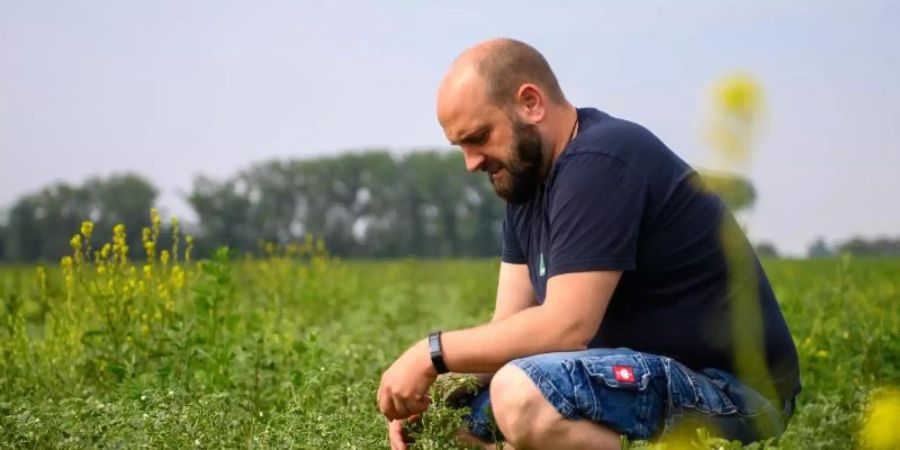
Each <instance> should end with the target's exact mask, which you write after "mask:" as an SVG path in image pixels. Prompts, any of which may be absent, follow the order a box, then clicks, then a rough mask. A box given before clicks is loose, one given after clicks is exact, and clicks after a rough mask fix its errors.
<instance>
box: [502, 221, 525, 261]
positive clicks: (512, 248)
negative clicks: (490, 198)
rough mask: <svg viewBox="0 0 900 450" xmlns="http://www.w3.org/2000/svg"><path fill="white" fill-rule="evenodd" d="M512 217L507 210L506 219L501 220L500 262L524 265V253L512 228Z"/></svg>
mask: <svg viewBox="0 0 900 450" xmlns="http://www.w3.org/2000/svg"><path fill="white" fill-rule="evenodd" d="M512 221H513V217H512V214H510V213H509V210H508V209H507V213H506V218H505V219H504V220H503V251H502V252H501V253H500V260H501V261H503V262H505V263H511V264H525V263H526V262H528V260H527V259H525V252H523V251H522V245H521V244H519V237H518V236H516V231H515V229H514V228H513V223H512Z"/></svg>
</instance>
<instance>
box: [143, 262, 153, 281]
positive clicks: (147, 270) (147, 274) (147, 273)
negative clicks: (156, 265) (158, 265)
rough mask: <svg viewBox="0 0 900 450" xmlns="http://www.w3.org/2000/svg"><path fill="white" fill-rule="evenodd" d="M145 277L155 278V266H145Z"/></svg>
mask: <svg viewBox="0 0 900 450" xmlns="http://www.w3.org/2000/svg"><path fill="white" fill-rule="evenodd" d="M144 276H145V277H147V278H150V277H152V276H153V266H151V265H150V264H144Z"/></svg>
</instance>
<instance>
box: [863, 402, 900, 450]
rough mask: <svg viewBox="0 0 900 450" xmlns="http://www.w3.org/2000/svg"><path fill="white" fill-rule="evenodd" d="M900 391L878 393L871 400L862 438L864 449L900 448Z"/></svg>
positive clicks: (884, 449)
mask: <svg viewBox="0 0 900 450" xmlns="http://www.w3.org/2000/svg"><path fill="white" fill-rule="evenodd" d="M898 425H900V390H898V389H894V388H892V389H887V390H881V391H876V392H874V393H873V394H872V396H871V398H870V399H869V406H868V408H866V414H865V419H864V422H863V427H862V430H861V431H860V438H861V440H862V444H863V446H864V448H868V449H873V450H888V449H898V448H900V433H898V432H897V427H898Z"/></svg>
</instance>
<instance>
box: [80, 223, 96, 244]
mask: <svg viewBox="0 0 900 450" xmlns="http://www.w3.org/2000/svg"><path fill="white" fill-rule="evenodd" d="M93 232H94V222H91V221H90V220H85V221H84V222H81V234H82V235H83V236H84V239H85V240H88V239H90V238H91V233H93Z"/></svg>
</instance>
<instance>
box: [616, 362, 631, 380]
mask: <svg viewBox="0 0 900 450" xmlns="http://www.w3.org/2000/svg"><path fill="white" fill-rule="evenodd" d="M613 373H614V374H616V381H624V382H626V383H634V370H632V369H631V367H628V366H613Z"/></svg>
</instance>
